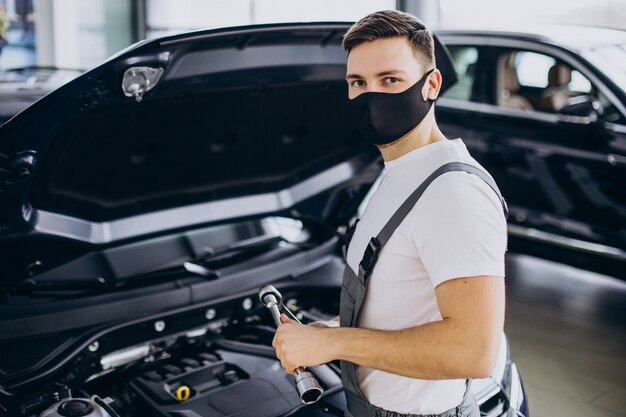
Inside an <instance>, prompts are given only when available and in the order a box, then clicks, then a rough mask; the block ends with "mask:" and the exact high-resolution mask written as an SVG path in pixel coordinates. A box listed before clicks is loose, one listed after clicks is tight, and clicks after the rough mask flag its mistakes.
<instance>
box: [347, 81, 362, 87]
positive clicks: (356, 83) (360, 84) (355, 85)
mask: <svg viewBox="0 0 626 417" xmlns="http://www.w3.org/2000/svg"><path fill="white" fill-rule="evenodd" d="M350 85H351V86H352V87H363V86H364V85H365V83H364V82H363V80H354V81H352V82H351V83H350Z"/></svg>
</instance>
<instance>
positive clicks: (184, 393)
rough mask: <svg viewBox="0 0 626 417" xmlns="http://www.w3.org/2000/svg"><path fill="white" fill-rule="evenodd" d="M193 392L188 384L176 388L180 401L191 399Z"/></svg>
mask: <svg viewBox="0 0 626 417" xmlns="http://www.w3.org/2000/svg"><path fill="white" fill-rule="evenodd" d="M190 393H191V390H190V389H189V387H188V386H187V385H181V386H180V387H178V388H176V393H175V394H176V399H177V400H178V401H185V400H188V399H189V394H190Z"/></svg>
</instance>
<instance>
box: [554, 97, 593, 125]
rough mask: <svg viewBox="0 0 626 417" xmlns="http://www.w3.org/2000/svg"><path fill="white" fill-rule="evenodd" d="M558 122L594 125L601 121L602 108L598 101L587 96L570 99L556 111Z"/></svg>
mask: <svg viewBox="0 0 626 417" xmlns="http://www.w3.org/2000/svg"><path fill="white" fill-rule="evenodd" d="M557 114H558V117H559V121H560V122H564V123H572V124H578V125H595V124H599V123H600V122H601V121H602V117H603V116H604V107H603V106H602V103H600V101H599V100H598V99H597V98H595V97H593V96H589V95H584V96H577V97H572V98H570V99H569V100H567V103H566V104H565V106H563V107H562V108H561V110H559V111H558V113H557Z"/></svg>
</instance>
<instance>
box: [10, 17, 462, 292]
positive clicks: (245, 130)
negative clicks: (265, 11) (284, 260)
mask: <svg viewBox="0 0 626 417" xmlns="http://www.w3.org/2000/svg"><path fill="white" fill-rule="evenodd" d="M349 25H350V24H349V23H314V24H309V23H307V24H280V25H258V26H247V27H237V28H224V29H217V30H207V31H198V32H192V33H187V34H182V35H176V36H171V37H166V38H161V39H157V40H152V41H144V42H140V43H139V44H136V45H134V46H132V47H130V48H128V49H126V50H124V51H121V52H120V53H118V54H117V55H115V56H114V57H112V58H111V59H109V60H108V61H107V62H105V63H103V64H102V65H100V66H98V67H96V68H94V69H92V70H90V71H88V72H86V73H85V74H83V75H81V76H79V77H78V78H76V79H74V80H72V81H70V82H69V83H67V84H65V85H64V86H62V87H61V88H59V89H57V90H55V91H53V92H52V93H50V94H48V95H47V96H45V97H44V98H42V99H41V100H39V101H38V102H36V103H35V104H33V105H32V106H30V107H29V108H27V109H26V110H24V111H23V112H21V113H20V114H18V115H17V116H16V117H14V118H13V119H11V120H10V121H9V122H7V123H6V124H5V125H3V126H2V128H0V258H1V259H0V262H1V263H2V265H3V268H2V271H1V272H0V274H1V275H2V276H0V281H2V279H3V278H4V277H3V276H8V277H11V278H12V279H20V278H23V277H25V276H28V273H27V271H28V268H29V266H32V265H33V263H38V264H39V265H41V264H42V263H43V264H46V262H47V264H48V265H51V266H52V265H59V264H62V263H65V262H68V261H69V260H71V259H74V258H75V257H76V256H78V255H79V254H82V253H85V252H86V251H93V250H94V247H96V248H97V247H99V246H102V247H111V246H114V245H115V244H117V243H118V242H122V241H124V242H128V241H132V240H138V239H142V238H143V237H145V236H155V235H158V234H160V233H164V232H167V231H172V230H181V229H185V228H190V227H195V226H199V225H207V224H212V223H221V222H226V221H231V220H234V219H245V218H249V217H253V216H258V215H271V214H276V215H281V214H286V213H299V214H302V215H306V216H309V217H312V218H315V219H318V220H320V221H323V222H325V223H327V224H329V225H332V226H335V227H336V226H338V225H341V224H345V222H346V221H347V220H348V219H349V218H350V217H351V216H353V215H354V213H355V211H356V209H357V207H358V204H359V203H360V200H361V199H362V198H363V197H364V196H365V194H366V192H367V189H368V187H369V185H370V184H371V183H372V181H373V180H374V178H375V177H376V175H377V174H378V173H379V171H380V169H381V163H380V157H379V153H378V152H377V150H376V149H375V148H374V147H373V146H371V145H370V144H367V143H364V142H363V141H362V140H361V139H360V137H359V134H358V132H357V129H356V127H355V126H354V125H353V124H352V122H351V120H349V118H348V117H347V116H346V114H347V108H346V107H347V88H346V84H345V81H344V76H345V61H346V53H345V51H344V50H343V49H342V48H341V38H342V35H343V33H344V32H345V31H346V29H347V28H348V27H349ZM436 44H437V46H436V59H437V66H438V68H439V69H440V70H441V71H442V73H443V77H444V86H443V88H442V90H445V89H447V88H448V87H449V86H451V85H452V84H453V83H454V82H455V81H456V75H455V73H454V70H453V67H452V63H451V60H450V58H449V54H448V53H447V51H446V50H445V48H444V47H442V45H441V44H440V43H439V42H438V41H437V42H436ZM42 259H43V260H42Z"/></svg>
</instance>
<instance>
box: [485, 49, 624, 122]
mask: <svg viewBox="0 0 626 417" xmlns="http://www.w3.org/2000/svg"><path fill="white" fill-rule="evenodd" d="M496 65H497V68H496V74H497V79H496V94H497V97H496V101H497V104H498V106H501V107H507V108H513V109H518V110H524V111H529V112H543V113H557V112H558V111H559V110H561V108H563V107H564V106H565V105H567V102H568V100H569V99H571V98H573V97H577V96H581V95H591V96H594V97H596V98H597V99H598V100H599V101H600V102H601V103H602V105H603V106H604V110H605V119H606V120H607V121H611V122H619V120H620V119H621V115H620V114H619V112H618V111H617V109H615V107H614V106H613V105H612V103H611V102H610V101H609V100H608V99H607V97H606V96H605V95H604V94H602V93H601V92H600V91H599V90H598V89H597V88H595V86H594V85H593V84H592V83H591V81H590V80H589V79H587V77H585V76H584V75H583V74H582V73H580V72H579V71H577V70H576V69H574V68H573V67H572V66H570V65H569V64H567V63H565V62H563V61H560V60H558V59H557V58H555V57H552V56H549V55H546V54H542V53H538V52H532V51H524V50H506V51H503V52H501V53H500V55H499V56H498V59H497V64H496Z"/></svg>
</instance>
